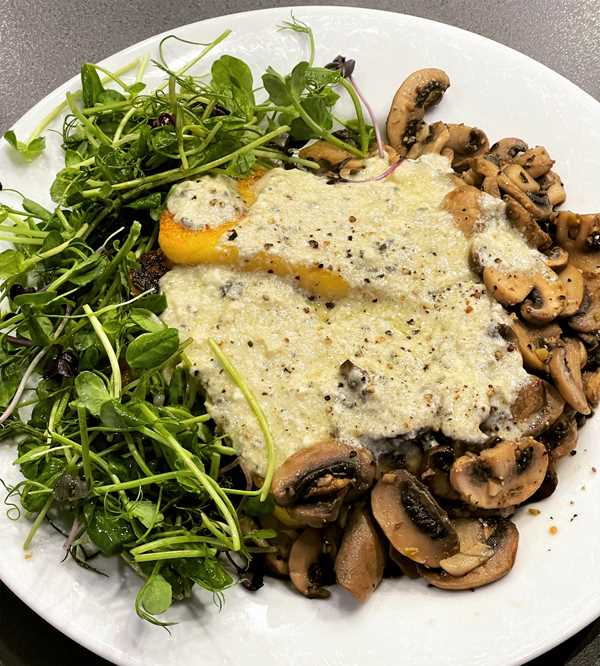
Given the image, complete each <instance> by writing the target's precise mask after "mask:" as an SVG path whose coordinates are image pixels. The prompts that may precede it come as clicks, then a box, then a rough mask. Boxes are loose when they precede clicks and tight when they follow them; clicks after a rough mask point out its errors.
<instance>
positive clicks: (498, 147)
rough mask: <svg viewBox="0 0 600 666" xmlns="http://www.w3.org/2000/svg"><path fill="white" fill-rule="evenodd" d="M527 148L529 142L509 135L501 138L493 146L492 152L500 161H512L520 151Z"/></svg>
mask: <svg viewBox="0 0 600 666" xmlns="http://www.w3.org/2000/svg"><path fill="white" fill-rule="evenodd" d="M526 150H527V144H526V143H525V141H522V140H521V139H516V138H514V137H507V138H506V139H500V141H497V142H496V143H495V144H494V145H493V146H492V147H491V148H490V154H491V155H492V156H494V157H495V158H497V159H498V160H499V161H500V162H512V161H513V160H514V159H515V158H516V157H517V156H518V155H519V154H520V153H523V152H525V151H526Z"/></svg>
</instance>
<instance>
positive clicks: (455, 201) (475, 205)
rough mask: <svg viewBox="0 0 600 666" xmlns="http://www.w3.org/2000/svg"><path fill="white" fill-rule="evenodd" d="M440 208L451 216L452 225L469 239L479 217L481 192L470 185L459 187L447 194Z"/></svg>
mask: <svg viewBox="0 0 600 666" xmlns="http://www.w3.org/2000/svg"><path fill="white" fill-rule="evenodd" d="M442 207H443V209H444V210H446V211H448V212H449V213H450V214H451V215H452V217H453V218H454V224H455V225H456V226H457V227H458V228H459V229H460V230H461V231H462V232H463V233H464V234H465V236H467V237H469V236H471V235H472V233H473V230H474V227H475V224H476V223H477V221H478V220H479V216H480V215H481V192H480V191H479V190H478V189H476V188H475V187H472V186H471V185H461V186H460V187H457V188H456V189H454V190H452V191H451V192H448V194H447V195H446V196H445V197H444V201H443V202H442Z"/></svg>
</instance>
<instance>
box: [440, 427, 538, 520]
mask: <svg viewBox="0 0 600 666" xmlns="http://www.w3.org/2000/svg"><path fill="white" fill-rule="evenodd" d="M547 467H548V454H547V453H546V447H545V446H544V445H543V444H541V443H540V442H538V441H536V440H535V439H532V438H531V437H524V438H523V439H520V440H518V441H502V442H500V444H497V445H496V446H494V447H493V448H491V449H485V450H484V451H482V452H481V453H480V454H479V455H475V454H473V453H467V454H465V455H464V456H461V457H460V458H459V459H458V460H457V461H456V462H455V463H454V465H452V469H451V471H450V482H451V483H452V486H453V487H454V489H455V490H456V491H457V492H458V493H459V494H460V496H461V497H462V498H463V500H464V501H465V502H468V503H469V504H472V505H473V506H477V507H481V508H483V509H498V508H502V507H507V506H514V505H516V504H521V503H522V502H524V501H525V500H526V499H527V498H528V497H531V495H533V493H535V491H536V490H537V489H538V488H539V487H540V485H541V484H542V481H543V480H544V476H545V475H546V469H547Z"/></svg>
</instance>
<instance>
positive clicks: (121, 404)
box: [0, 19, 371, 626]
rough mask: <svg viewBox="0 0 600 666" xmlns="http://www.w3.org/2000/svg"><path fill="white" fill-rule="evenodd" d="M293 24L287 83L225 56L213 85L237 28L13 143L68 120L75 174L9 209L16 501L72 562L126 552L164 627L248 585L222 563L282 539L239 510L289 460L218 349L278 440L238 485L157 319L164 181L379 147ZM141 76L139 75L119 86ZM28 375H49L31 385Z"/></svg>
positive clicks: (147, 614)
mask: <svg viewBox="0 0 600 666" xmlns="http://www.w3.org/2000/svg"><path fill="white" fill-rule="evenodd" d="M281 27H282V28H283V29H289V30H292V31H294V32H296V33H298V34H301V35H303V36H306V37H307V39H308V42H309V47H310V57H309V60H308V61H302V62H299V63H298V64H297V65H296V66H295V67H294V68H293V69H292V71H291V72H289V73H287V74H282V73H279V72H278V71H276V70H275V69H273V68H272V67H269V68H267V70H266V72H264V73H263V75H262V82H263V85H264V90H261V89H257V88H256V82H255V79H254V76H253V74H252V71H251V70H250V68H249V67H248V65H247V64H246V63H244V62H243V61H242V60H240V59H238V58H235V57H233V56H229V55H222V56H220V57H219V58H217V59H216V60H215V61H214V62H213V64H212V66H211V68H210V74H209V76H195V75H192V73H191V68H192V67H193V66H194V65H196V64H197V63H198V62H199V61H200V60H202V58H204V57H205V56H206V55H207V54H208V53H209V52H210V51H211V50H212V49H213V48H214V47H215V46H216V45H217V44H219V43H220V42H222V41H223V40H224V39H225V38H226V37H227V36H228V35H229V31H225V32H224V33H222V34H221V35H219V36H218V37H217V38H216V39H215V40H214V41H213V42H211V43H210V44H203V45H201V47H202V48H201V50H200V52H199V53H198V55H197V56H196V57H194V58H193V59H192V60H191V61H190V62H189V63H187V64H185V65H184V66H182V67H178V68H177V69H175V68H173V67H171V66H170V65H169V63H168V62H167V58H166V54H165V49H164V46H165V43H166V41H167V40H168V39H171V38H166V39H165V40H163V41H162V42H161V45H160V59H159V61H158V62H156V63H155V65H156V66H157V67H158V68H160V69H162V70H163V71H164V73H165V81H164V85H162V86H160V87H159V88H158V89H157V90H153V91H148V90H147V89H146V86H145V84H144V81H143V78H144V72H145V68H146V65H147V62H148V59H147V58H142V59H139V60H136V61H134V62H133V63H129V64H128V65H126V66H125V67H124V68H121V70H119V71H116V72H109V71H107V70H105V69H104V68H102V67H100V66H98V65H95V64H92V63H85V64H84V65H82V67H81V86H80V90H78V91H75V92H71V93H68V94H67V95H66V99H65V101H64V102H63V103H61V104H60V105H59V106H58V107H57V108H56V109H54V110H53V111H51V112H50V113H49V114H48V115H47V116H46V117H45V118H43V119H41V121H40V123H39V125H38V126H37V127H36V128H35V129H34V131H33V132H32V134H31V136H30V138H29V139H28V140H27V141H25V142H21V141H18V140H17V138H16V136H15V134H14V132H13V131H9V132H7V133H6V134H5V139H6V140H7V141H8V142H9V143H10V145H11V146H12V147H13V148H14V149H15V150H17V151H19V152H20V153H21V154H22V155H23V156H24V157H25V158H27V159H33V158H34V157H36V156H37V155H39V154H40V153H41V152H42V151H43V150H44V145H45V140H44V138H43V137H42V133H43V131H44V130H45V129H46V128H47V127H48V126H49V124H50V123H52V122H53V121H54V120H55V119H56V118H58V117H59V116H60V115H61V114H64V113H66V115H65V116H64V121H63V126H62V147H63V150H64V157H65V161H64V167H63V168H62V169H61V170H60V171H59V172H58V173H57V174H56V175H55V178H54V182H53V183H52V186H51V189H50V194H51V197H52V199H53V201H54V202H55V204H56V207H55V208H54V209H53V210H48V209H46V208H45V207H43V206H41V205H40V204H38V203H36V202H35V201H32V200H30V199H27V198H23V199H22V202H21V206H20V207H11V206H9V205H1V204H0V240H2V241H8V242H9V243H10V244H11V247H10V248H9V249H5V250H3V251H1V252H0V280H2V284H0V300H3V301H4V302H5V303H6V307H5V308H4V309H3V314H2V315H0V409H1V410H3V412H2V414H0V441H3V440H9V439H12V438H15V437H17V439H18V441H19V445H18V459H17V461H16V462H17V464H19V465H20V467H21V471H22V473H23V476H24V480H23V482H22V483H21V484H19V485H18V486H17V487H15V488H14V489H12V492H14V493H17V492H18V493H20V501H21V506H22V507H23V509H24V510H25V511H26V512H28V513H30V514H31V515H32V517H33V522H32V525H31V529H30V532H29V535H28V537H27V539H26V540H25V543H24V547H25V548H29V547H30V546H31V545H32V542H33V540H34V538H35V534H36V532H37V530H38V529H39V528H40V526H41V525H42V524H43V523H44V521H45V520H46V518H47V517H48V516H51V517H52V520H53V521H55V520H59V521H60V520H63V521H68V522H70V526H72V527H70V526H69V525H68V524H67V528H69V529H70V531H71V533H72V534H71V537H70V538H72V539H73V541H72V543H69V553H71V555H72V556H73V557H75V559H76V560H77V562H78V564H81V565H82V566H86V568H88V569H92V567H91V566H90V565H86V564H85V558H83V559H81V556H80V555H78V554H77V553H82V552H87V551H85V549H86V548H89V545H90V543H91V544H93V546H94V548H95V550H96V551H98V552H100V553H102V554H103V555H106V556H112V555H116V554H118V555H119V556H120V557H122V558H123V559H124V561H125V562H127V563H128V564H129V565H130V566H131V567H132V568H133V569H134V570H135V571H136V572H137V573H138V574H139V575H140V576H141V577H142V578H143V579H144V581H145V582H144V584H143V586H142V587H141V589H140V592H139V594H138V596H137V599H136V604H135V607H136V611H137V613H138V614H139V615H140V617H142V618H143V619H145V620H148V621H149V622H152V623H154V624H158V625H160V626H167V624H168V623H166V622H162V621H160V620H158V619H157V618H156V616H158V615H161V614H162V613H164V612H166V611H167V610H168V609H169V607H170V606H171V604H172V603H173V601H174V600H180V599H185V598H189V597H190V596H191V594H192V588H193V587H194V585H197V586H200V587H202V588H203V589H205V590H208V591H210V592H212V593H216V594H217V595H219V594H220V593H221V592H222V591H223V590H225V589H226V588H227V587H229V586H230V585H232V584H233V583H234V582H235V580H236V572H235V570H233V569H232V568H230V567H229V565H228V564H227V560H226V559H225V557H224V555H225V554H229V553H230V552H234V553H238V554H240V555H241V556H242V557H243V558H244V559H245V560H247V561H248V560H249V559H250V557H251V555H250V552H249V550H252V552H255V551H256V549H257V548H258V546H257V544H256V542H255V541H253V539H254V537H256V535H257V534H260V538H261V539H262V540H264V539H268V538H271V537H272V536H273V533H272V532H271V531H264V530H263V531H260V530H259V531H258V532H256V533H254V537H253V536H252V535H245V534H243V532H242V530H241V527H240V515H243V514H245V515H249V516H254V517H256V518H258V519H260V517H261V516H265V515H268V514H270V513H271V512H272V511H273V501H272V499H271V498H270V496H269V491H270V486H271V480H272V476H273V471H274V465H275V458H274V450H273V449H274V447H273V439H272V435H271V432H270V430H269V426H268V423H267V419H266V417H265V414H264V413H263V412H262V409H261V407H260V404H259V401H258V400H257V398H256V397H255V396H254V394H253V393H252V391H251V389H250V387H249V386H248V385H247V384H246V382H245V381H244V379H243V377H241V376H240V374H239V372H238V371H237V370H236V368H235V367H234V365H233V363H232V362H231V360H230V359H228V358H227V357H226V356H225V355H224V354H223V352H222V351H221V350H220V349H219V348H218V346H217V345H216V344H215V343H214V342H212V341H210V344H211V346H212V349H213V352H214V354H215V355H216V358H217V359H218V360H219V362H220V363H221V365H222V366H223V369H224V371H225V372H227V373H228V374H229V376H230V377H231V379H232V380H233V381H234V382H235V383H236V385H237V386H238V387H239V389H240V391H241V392H242V394H243V395H244V397H245V398H246V400H247V402H248V405H249V407H250V409H251V411H252V413H253V415H254V417H255V418H256V419H257V421H258V423H259V426H260V428H261V430H262V432H263V435H264V439H265V460H266V474H265V479H264V483H263V485H262V487H261V488H258V489H253V490H247V489H246V485H245V483H244V484H243V485H242V486H241V487H240V486H239V482H238V480H237V479H236V474H235V471H234V470H235V465H236V460H237V452H236V451H235V450H234V449H233V448H232V447H231V446H229V445H228V443H227V441H226V440H225V441H223V436H222V434H220V433H218V432H217V430H216V427H215V424H214V423H213V422H212V420H211V418H210V416H209V414H208V413H207V410H206V405H205V402H204V398H203V394H202V392H201V390H200V386H199V383H198V380H197V378H196V377H195V375H194V373H193V371H192V370H191V368H190V367H189V362H188V361H187V359H186V356H185V348H186V345H187V344H188V343H189V341H182V340H180V338H179V333H178V331H177V330H176V329H172V328H168V327H167V326H166V325H165V324H164V323H163V322H162V321H161V319H160V318H159V315H160V314H161V313H162V312H163V311H164V309H165V307H166V300H165V297H164V295H162V294H160V293H158V288H157V282H156V280H157V279H158V277H159V276H158V277H154V278H153V280H154V281H150V282H148V283H146V282H144V281H143V280H142V282H143V284H142V286H141V287H140V286H139V281H138V280H137V278H136V276H137V275H138V274H139V273H141V274H142V278H144V279H145V276H144V260H145V259H146V258H147V257H149V256H155V255H154V251H156V250H157V249H158V242H157V238H158V228H157V221H158V219H159V217H160V214H161V210H162V208H163V206H164V203H165V201H166V199H167V196H168V193H169V188H170V187H171V185H172V184H173V183H177V182H179V181H182V180H185V179H189V178H195V177H198V176H200V175H202V174H206V173H225V174H227V175H229V176H231V177H233V178H244V177H246V176H248V175H249V174H251V173H253V172H254V171H255V170H264V169H269V168H272V167H274V166H281V165H284V164H285V165H287V166H300V167H302V168H307V169H317V168H319V165H318V164H316V163H315V162H312V161H310V160H305V159H301V158H300V157H298V156H297V155H296V154H295V153H294V152H293V150H291V149H290V148H289V147H288V146H289V145H291V143H293V142H294V141H305V140H310V139H315V138H319V139H323V140H325V141H330V142H331V143H333V144H335V145H337V146H338V147H342V148H344V149H345V150H347V151H348V152H350V153H351V154H353V155H356V156H364V155H366V151H367V149H368V143H369V141H368V139H369V137H370V136H371V135H370V131H369V128H368V127H367V126H366V125H365V123H364V120H363V117H362V112H361V111H360V104H358V106H357V105H356V103H355V108H356V117H355V118H354V119H350V120H349V121H346V123H345V128H344V132H343V134H342V135H338V133H337V132H336V130H335V128H336V127H339V123H338V122H337V120H336V117H335V116H334V107H335V104H336V102H337V100H338V97H339V93H340V91H342V89H345V90H347V92H348V94H350V96H351V98H352V100H353V102H356V99H355V97H352V95H353V92H352V91H353V88H352V86H350V89H348V87H347V82H345V81H344V80H343V78H342V76H341V75H340V73H339V71H337V70H332V69H327V68H324V67H317V66H315V65H314V55H315V54H314V50H315V49H314V38H313V35H312V31H311V30H310V28H309V27H308V26H306V25H305V24H303V23H301V22H299V21H297V20H296V19H292V20H291V21H290V22H286V23H285V24H284V25H283V26H281ZM173 39H175V38H173ZM175 41H184V40H180V39H178V38H177V39H175ZM133 68H137V71H136V74H135V80H133V81H125V80H123V79H122V76H123V75H124V74H125V73H126V72H128V71H130V70H131V69H133ZM348 85H349V84H348ZM261 100H262V101H261ZM341 136H343V138H340V137H341ZM149 253H150V254H149ZM140 292H141V293H140ZM34 373H38V374H40V375H41V376H42V379H41V380H40V381H39V383H38V384H37V386H36V388H35V390H34V391H27V390H26V389H27V383H28V379H29V378H30V377H31V376H32V375H33V374H34ZM25 406H29V407H30V408H31V409H30V410H25V409H23V410H20V407H25ZM248 540H249V541H250V542H251V543H250V545H251V546H252V548H251V549H249V548H248V547H247V545H246V544H247V541H248ZM263 545H264V541H263ZM259 550H260V548H259Z"/></svg>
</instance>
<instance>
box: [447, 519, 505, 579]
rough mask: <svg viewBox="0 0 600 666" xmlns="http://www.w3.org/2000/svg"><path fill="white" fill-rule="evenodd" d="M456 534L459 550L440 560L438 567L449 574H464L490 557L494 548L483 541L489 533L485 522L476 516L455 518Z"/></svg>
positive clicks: (457, 575)
mask: <svg viewBox="0 0 600 666" xmlns="http://www.w3.org/2000/svg"><path fill="white" fill-rule="evenodd" d="M452 524H453V525H454V529H455V530H456V533H457V534H458V540H459V543H460V546H459V548H460V550H459V551H458V553H456V555H452V556H451V557H447V558H446V559H444V560H441V562H440V567H441V568H442V569H443V570H444V571H445V572H446V573H449V574H450V575H451V576H455V577H459V576H464V575H465V574H467V573H469V571H472V570H473V569H476V568H477V567H478V566H480V565H482V564H483V563H484V562H487V560H489V559H490V557H492V555H493V554H494V550H493V549H492V547H491V546H489V545H488V544H486V543H485V541H486V539H487V537H488V536H490V535H489V534H486V532H489V530H486V525H485V523H484V522H483V521H482V520H480V519H478V518H457V519H456V520H453V521H452Z"/></svg>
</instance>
